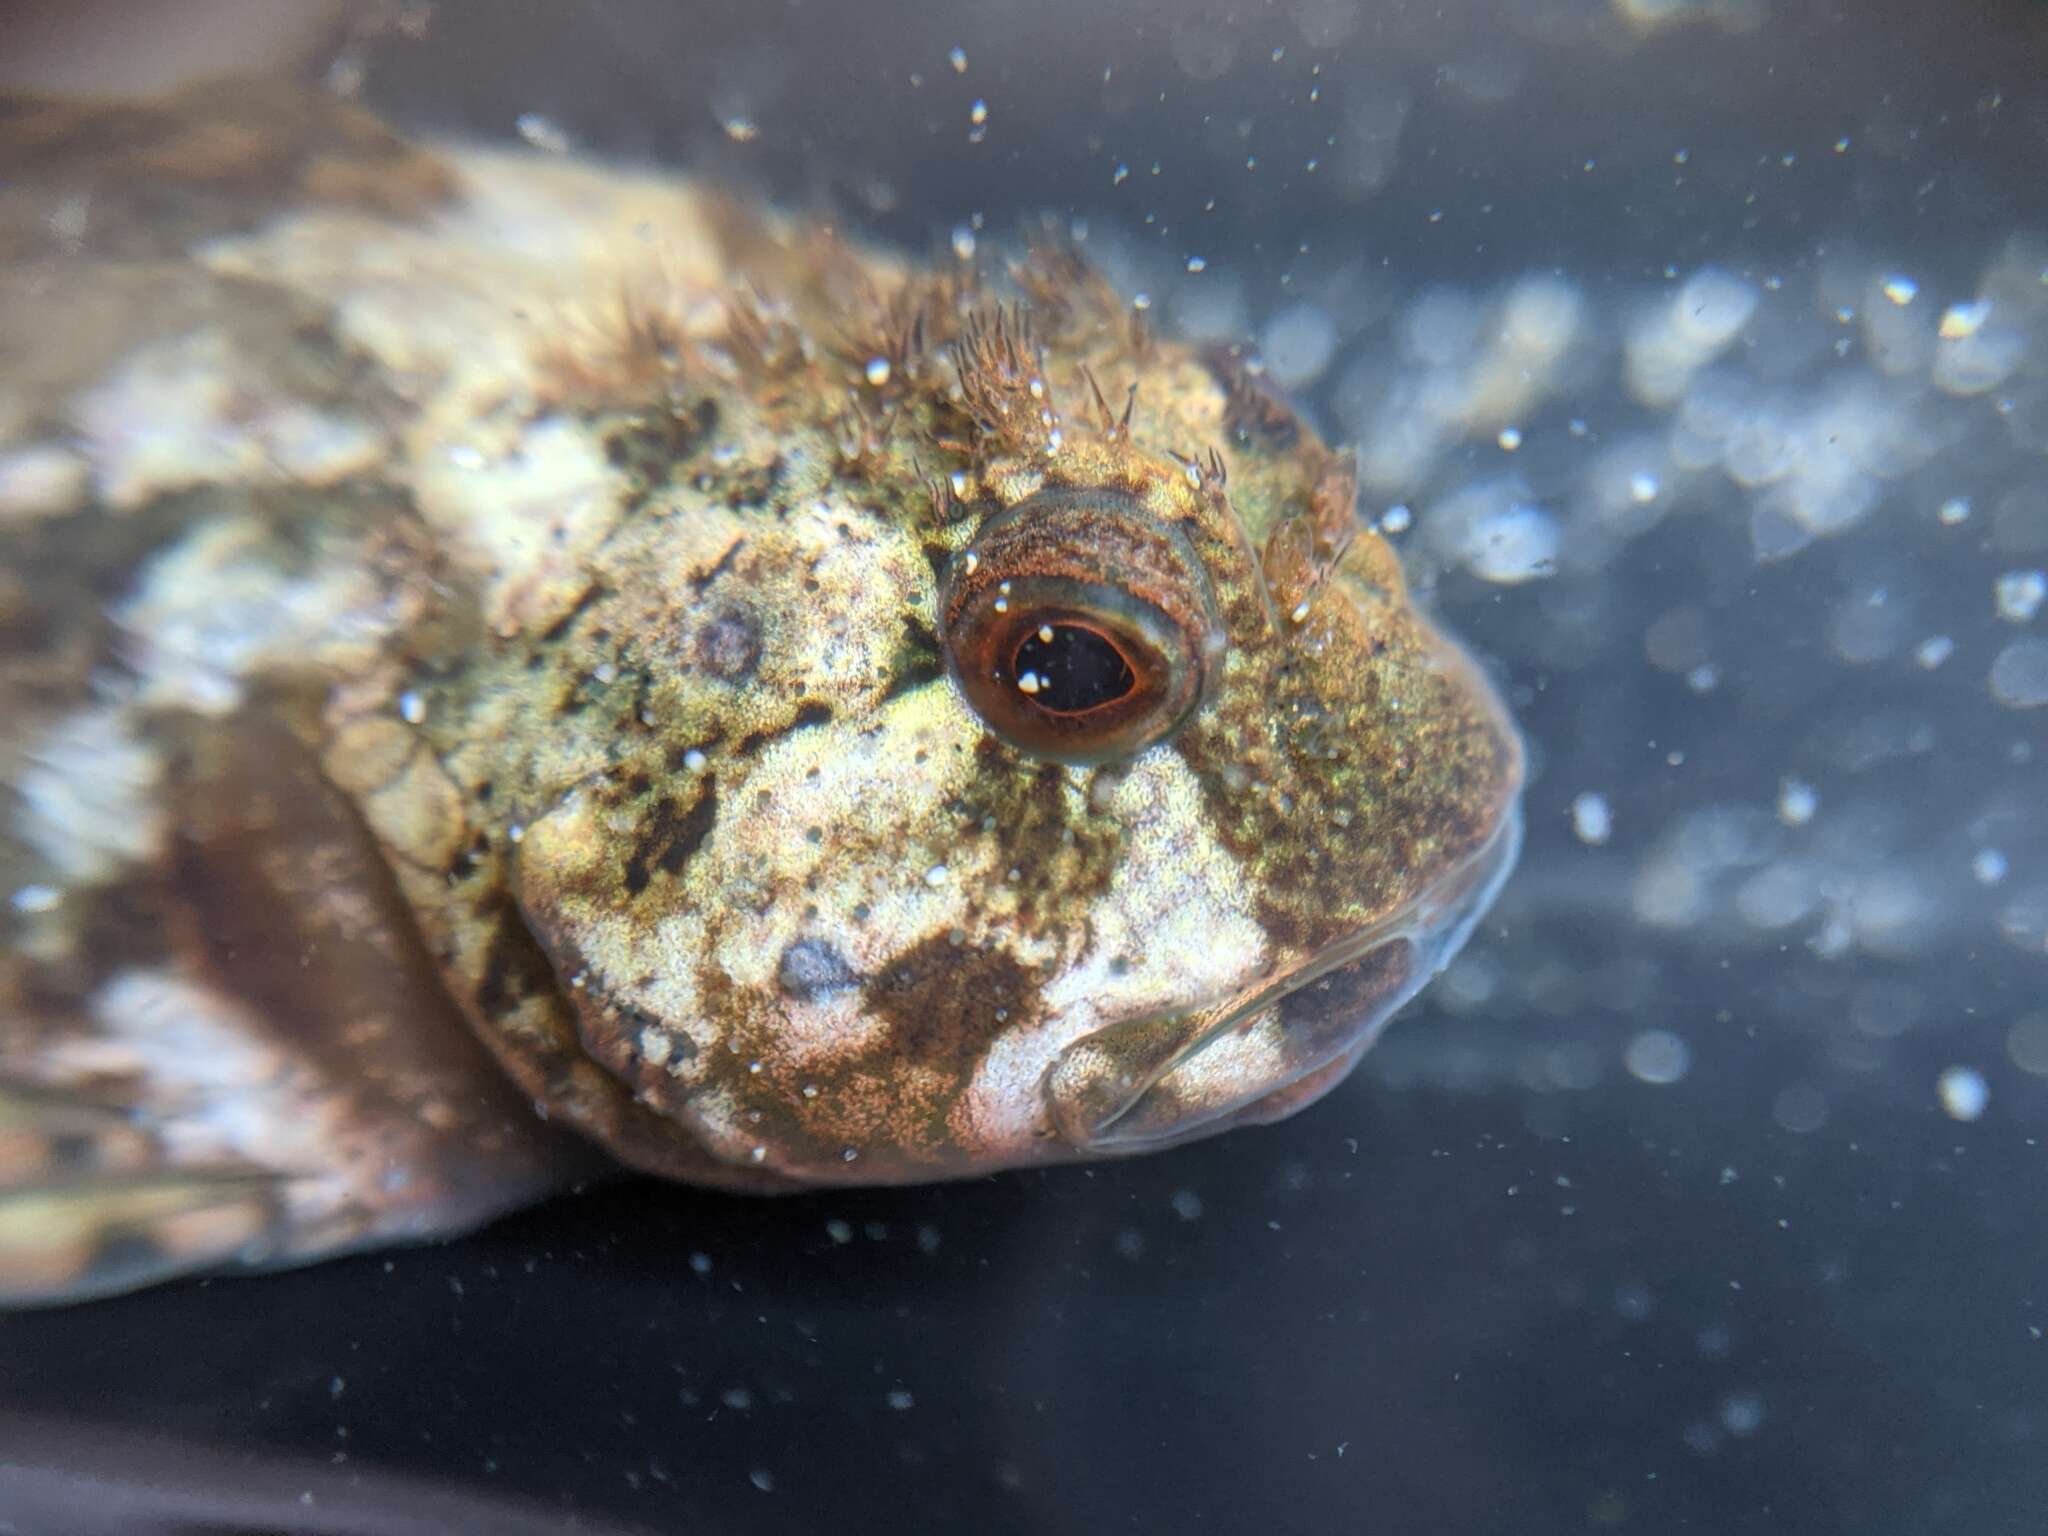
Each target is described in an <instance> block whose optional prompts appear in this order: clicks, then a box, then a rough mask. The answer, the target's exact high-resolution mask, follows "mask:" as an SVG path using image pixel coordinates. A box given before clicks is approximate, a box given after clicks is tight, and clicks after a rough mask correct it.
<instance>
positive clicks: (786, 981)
mask: <svg viewBox="0 0 2048 1536" xmlns="http://www.w3.org/2000/svg"><path fill="white" fill-rule="evenodd" d="M775 979H776V981H777V982H778V983H780V985H781V987H782V990H783V991H784V992H786V993H788V994H789V995H790V996H791V997H793V998H796V999H797V1000H798V1001H799V1002H806V1003H815V1002H821V1001H823V1000H824V999H826V998H829V997H837V996H838V995H839V994H840V993H842V992H851V991H853V990H854V989H855V988H856V987H858V986H859V985H860V977H859V976H858V975H856V974H855V973H854V969H853V967H852V966H850V965H848V964H847V963H846V957H845V956H844V955H842V954H840V953H839V951H838V950H837V949H835V948H833V947H832V946H831V945H830V944H828V943H826V942H825V940H823V939H798V940H797V941H796V942H795V943H794V944H792V945H790V946H789V948H787V949H785V950H784V951H783V952H782V964H781V965H780V966H779V967H777V968H776V972H775Z"/></svg>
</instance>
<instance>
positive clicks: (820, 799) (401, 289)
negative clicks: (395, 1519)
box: [0, 90, 1522, 1300]
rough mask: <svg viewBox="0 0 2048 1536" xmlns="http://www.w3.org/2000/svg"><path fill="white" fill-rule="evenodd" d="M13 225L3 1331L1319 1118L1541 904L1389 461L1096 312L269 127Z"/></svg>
mask: <svg viewBox="0 0 2048 1536" xmlns="http://www.w3.org/2000/svg"><path fill="white" fill-rule="evenodd" d="M0 169H4V170H5V171H6V173H7V178H8V179H7V190H6V192H5V193H4V194H0V259H4V261H5V264H6V270H7V272H8V277H7V279H6V281H5V284H4V289H0V551H4V556H0V900H4V902H5V905H4V908H0V1293H4V1294H5V1295H7V1296H9V1297H11V1298H13V1299H17V1300H35V1299H69V1298H73V1297H77V1296H81V1295H86V1294H92V1293H95V1292H99V1291H104V1290H109V1289H119V1288H123V1287H126V1286H130V1285H133V1284H137V1283H142V1282H144V1281H147V1280H150V1279H154V1278H157V1277H160V1276H162V1275H165V1274H169V1273H174V1272H177V1271H180V1270H184V1269H190V1268H195V1267H203V1266H210V1265H217V1264H222V1263H229V1262H245V1263H274V1262H289V1261H294V1260H299V1259H306V1258H311V1257H316V1256H318V1255H321V1254H324V1253H329V1252H333V1251H336V1250H339V1249H344V1248H348V1247H354V1246H360V1245H363V1244H368V1243H376V1242H385V1241H394V1240H401V1239H405V1238H412V1237H420V1236H425V1235H430V1234H434V1233H440V1232H447V1231H453V1230H459V1229H461V1228H463V1227H465V1226H468V1225H472V1224H474V1223H475V1222H476V1221H478V1220H481V1219H483V1218H485V1217H487V1216H489V1215H490V1214H493V1213H494V1212H496V1211H498V1210H501V1209H504V1208H506V1207H508V1206H510V1205H513V1204H516V1203H519V1202H520V1201H523V1200H525V1199H529V1198H532V1197H533V1196H534V1195H535V1194H537V1193H539V1192H541V1191H544V1190H546V1189H548V1188H550V1187H553V1186H555V1185H558V1184H560V1183H561V1182H563V1181H565V1180H567V1179H569V1178H573V1177H576V1176H578V1175H579V1174H582V1173H587V1172H589V1171H590V1170H591V1169H593V1168H594V1167H600V1166H603V1165H604V1164H605V1163H606V1162H607V1161H609V1162H611V1163H614V1164H624V1165H626V1166H628V1167H632V1168H636V1169H641V1170H646V1171H650V1172H653V1173H657V1174H661V1175H664V1176H667V1177H672V1178H677V1179H681V1180H686V1181H689V1182H693V1183H700V1184H710V1185H716V1186H720V1187H725V1188H731V1189H735V1190H746V1191H774V1190H786V1189H794V1188H806V1187H817V1186H824V1185H844V1184H873V1183H885V1182H911V1181H921V1180H929V1179H940V1178H953V1177H960V1176H964V1175H971V1174H977V1173H983V1172H987V1171H990V1170H994V1169H1000V1168H1006V1167H1015V1166H1020V1165H1027V1164H1038V1163H1056V1162H1063V1161H1072V1160H1075V1159H1079V1158H1083V1157H1089V1156H1100V1155H1109V1154H1118V1153H1126V1152H1133V1151H1138V1150H1143V1149H1148V1148H1154V1147H1162V1146H1167V1145H1171V1144H1173V1143H1175V1142H1178V1141H1182V1140H1186V1139H1189V1138H1191V1137H1195V1136H1200V1135H1205V1134H1209V1133H1211V1132H1213V1131H1216V1130H1220V1129H1223V1128H1226V1127H1228V1126H1231V1125H1236V1124H1242V1123H1247V1122H1255V1121H1262V1120H1268V1119H1272V1118H1275V1117H1277V1116H1279V1115H1282V1114H1286V1113H1289V1112H1291V1111H1292V1110H1294V1109H1296V1108H1299V1107H1301V1106H1303V1105H1305V1104H1307V1103H1309V1102H1311V1101H1312V1100H1313V1099H1315V1098H1316V1097H1317V1096H1319V1095H1320V1094H1321V1093H1323V1092H1324V1091H1326V1090H1327V1089H1328V1088H1330V1087H1331V1086H1332V1085H1334V1084H1335V1083H1336V1082H1338V1081H1340V1080H1341V1079H1342V1077H1343V1076H1344V1075H1345V1074H1346V1073H1347V1072H1348V1071H1349V1070H1350V1068H1351V1067H1352V1065H1353V1064H1355V1062H1356V1061H1357V1059H1358V1057H1359V1055H1360V1054H1362V1052H1363V1051H1364V1050H1365V1049H1366V1048H1367V1047H1368V1046H1369V1045H1370V1043H1371V1042H1372V1040H1373V1038H1374V1037H1375V1036H1376V1034H1377V1033H1378V1031H1379V1029H1380V1028H1381V1027H1382V1026H1383V1025H1384V1023H1385V1022H1386V1020H1387V1018H1388V1017H1389V1016H1390V1015H1391V1014H1392V1012H1393V1011H1394V1010H1395V1009H1396V1008H1397V1007H1398V1006H1399V1005H1400V1004H1401V1003H1402V1002H1404V1001H1405V1000H1406V999H1407V998H1408V997H1410V996H1412V995H1413V994H1414V992H1415V991H1416V990H1417V989H1419V988H1420V987H1421V986H1422V984H1423V983H1424V982H1426V981H1427V979H1428V978H1429V976H1430V975H1432V974H1433V973H1434V972H1435V971H1436V970H1437V969H1438V968H1440V967H1441V966H1442V965H1443V964H1444V963H1445V961H1446V960H1447V959H1448V958H1449V956H1450V955H1451V954H1452V953H1454V952H1455V950H1456V949H1457V947H1458V946H1459V945H1460V944H1461V943H1462V942H1463V941H1464V939H1465V937H1466V935H1467V934H1468V933H1469V932H1470V930H1471V928H1472V926H1473V925H1474V923H1475V922H1476V921H1477V919H1478V918H1479V916H1480V914H1481V913H1482V912H1483V911H1484V909H1485V907H1486V905H1487V904H1488V902H1489V901H1490V900H1491V899H1492V896H1493V894H1494V893H1495V891H1497V889H1498V888H1499V885H1500V883H1501V881H1502V880H1503V879H1504V878H1505V875H1506V873H1507V871H1508V869H1509V867H1510V866H1511V865H1512V863H1513V860H1514V856H1515V852H1516V847H1517V840H1518V835H1519V823H1518V819H1517V817H1518V812H1517V796H1518V792H1519V787H1520V780H1521V772H1522V759H1521V751H1520V746H1519V743H1518V740H1517V737H1516V734H1515V731H1514V728H1513V726H1512V724H1511V722H1510V720H1509V718H1508V716H1507V714H1506V712H1505V710H1504V708H1503V707H1502V705H1501V703H1500V701H1499V699H1498V698H1497V696H1496V695H1495V693H1494V690H1493V689H1492V687H1491V686H1490V685H1489V683H1488V682H1487V681H1486V679H1485V678H1484V677H1483V676H1482V675H1481V673H1480V672H1479V671H1478V670H1477V668H1476V667H1475V666H1474V665H1473V664H1472V663H1471V662H1470V660H1469V659H1468V658H1466V657H1465V655H1464V654H1463V653H1462V652H1461V651H1460V650H1459V649H1458V648H1457V647H1456V646H1455V645H1454V644H1453V643H1452V642H1451V641H1450V640H1448V639H1447V638H1445V637H1444V636H1443V635H1442V634H1441V633H1439V632H1438V631H1437V630H1436V629H1435V628H1434V627H1433V626H1432V625H1431V623H1430V622H1429V621H1428V620H1427V619H1426V617H1425V616H1423V615H1422V614H1421V613H1420V612H1419V611H1418V610H1417V608H1416V607H1415V606H1414V604H1413V603H1412V602H1411V600H1410V598H1409V596H1408V593H1407V590H1406V587H1405V584H1404V581H1403V578H1402V573H1401V568H1400V564H1399V561H1398V558H1397V556H1396V554H1395V552H1394V551H1393V550H1392V549H1391V547H1390V546H1389V545H1388V544H1387V542H1386V541H1385V540H1384V539H1383V538H1382V537H1381V536H1380V534H1379V533H1378V532H1376V531H1374V530H1372V529H1371V528H1368V527H1366V526H1363V525H1362V524H1361V522H1360V521H1359V519H1358V516H1357V513H1356V510H1355V506H1354V502H1355V493H1354V483H1355V482H1354V477H1353V473H1352V469H1351V461H1350V459H1349V457H1348V456H1347V455H1345V454H1342V453H1337V452H1333V451H1331V450H1330V449H1328V448H1327V447H1325V446H1324V445H1323V444H1322V443H1321V442H1320V441H1319V440H1318V439H1317V438H1316V436H1315V434H1314V433H1313V432H1312V431H1311V430H1310V429H1309V427H1308V426H1307V425H1305V424H1304V423H1302V422H1300V421H1299V420H1297V419H1296V418H1295V417H1294V415H1293V414H1292V413H1291V412H1289V411H1288V410H1287V408H1286V407H1285V406H1284V404H1282V403H1280V402H1279V401H1277V400H1276V399H1275V398H1273V397H1272V396H1271V395H1269V394H1268V393H1267V392H1266V391H1265V390H1264V388H1263V387H1262V385H1261V383H1260V381H1259V380H1258V379H1257V378H1256V377H1255V375H1254V374H1253V372H1252V371H1251V370H1250V368H1249V367H1248V366H1247V365H1246V364H1245V363H1244V362H1243V360H1242V359H1239V358H1236V357H1234V356H1231V355H1229V354H1216V353H1212V354H1206V355H1205V354H1201V353H1198V352H1197V351H1195V350H1192V349H1190V348H1187V347H1184V346H1180V345H1178V344H1175V343H1172V342H1170V341H1167V340H1163V339H1160V338H1158V337H1155V336H1153V335H1151V334H1149V333H1148V332H1147V331H1146V329H1145V328H1144V326H1143V325H1142V323H1141V317H1140V316H1138V315H1137V314H1136V313H1134V311H1133V310H1132V309H1131V308H1130V307H1129V306H1127V305H1126V304H1124V303H1123V302H1122V301H1121V300H1120V299H1119V298H1118V296H1117V295H1116V294H1115V293H1114V292H1113V291H1112V290H1111V289H1110V288H1109V286H1108V285H1107V284H1106V283H1105V282H1104V281H1103V280H1102V279H1101V278H1100V277H1099V276H1098V275H1096V274H1095V273H1094V272H1093V271H1092V270H1091V269H1090V268H1089V267H1088V266H1087V265H1086V263H1085V261H1083V260H1082V258H1081V256H1080V254H1079V252H1078V250H1077V249H1076V248H1075V247H1073V246H1072V245H1070V244H1069V243H1067V242H1065V241H1061V240H1056V239H1051V238H1047V239H1045V240H1043V241H1040V242H1038V243H1037V244H1036V245H1034V246H1033V248H1031V249H1030V250H1028V251H1027V252H1026V253H1025V254H1023V255H1022V256H1021V257H1020V258H1019V260H1018V262H1017V263H1016V265H1015V266H1014V267H1013V268H1012V269H1010V270H1009V271H1008V272H1006V273H1002V274H997V273H994V272H989V271H983V270H980V269H978V268H976V267H973V266H971V265H969V264H967V263H965V262H959V261H952V260H949V261H946V262H942V263H939V264H934V265H918V264H914V263H909V262H906V261H904V260H902V259H900V258H898V257H895V256H893V255H890V254H889V253H886V252H881V251H876V250H871V249H868V248H865V247H863V246H860V245H858V244H856V243H855V242H853V241H851V240H850V239H848V238H847V237H845V236H844V235H842V234H841V233H839V232H837V231H836V230H834V229H833V228H831V227H829V226H828V225H825V224H822V223H818V222H815V221H812V222H805V221H801V220H789V219H783V218H780V217H778V216H775V215H772V214H769V213H767V212H765V211H763V210H760V209H758V208H753V207H750V206H748V205H747V204H745V203H744V202H742V201H740V200H737V199H734V198H732V197H729V196H726V195H723V194H720V193H718V192H715V191H713V190H710V189H708V188H706V187H704V186H702V185H701V184H697V183H694V182H691V181H689V180H685V179H681V178H677V177H673V176H664V175H654V174H641V173H632V172H627V171H623V170H619V169H616V168H607V167H603V166H596V165H589V164H583V163H579V162H577V161H574V160H572V159H569V158H566V157H562V156H547V155H539V154H527V153H512V152H507V151H502V150H493V149H477V148H460V147H452V146H433V147H422V146H419V145H415V144H411V143H408V142H406V141H404V140H402V139H400V138H398V137H397V136H395V135H393V134H392V133H390V132H389V131H388V130H386V129H385V128H383V127H382V126H381V125H380V124H377V123H376V122H374V121H373V120H371V119H369V118H367V117H365V116H364V115H362V114H360V113H358V112H356V111H355V110H353V109H351V108H348V107H346V106H343V105H341V104H339V103H335V102H331V101H326V100H324V99H313V100H310V101H309V100H307V99H304V98H301V97H297V96H292V95H289V94H288V93H279V92H276V91H248V92H236V91H224V90H214V91H209V92H207V93H204V94H201V95H194V96H188V97H185V98H181V99H179V100H176V101H172V102H168V103H160V104H157V105H154V106H148V107H133V108H111V107H78V106H72V105H66V104H58V103H49V102H20V103H14V104H11V105H9V106H7V107H6V108H5V110H4V111H0Z"/></svg>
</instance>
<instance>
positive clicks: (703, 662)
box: [695, 608, 761, 683]
mask: <svg viewBox="0 0 2048 1536" xmlns="http://www.w3.org/2000/svg"><path fill="white" fill-rule="evenodd" d="M695 649H696V657H697V665H698V666H700V667H702V668H703V669H704V670H705V671H706V672H708V673H710V674H711V675H712V676H713V677H715V678H717V679H718V680H719V681H720V682H725V683H743V682H745V681H746V680H747V679H748V678H750V677H752V676H753V675H754V669H755V668H756V667H758V666H759V665H760V664H761V631H760V626H759V625H757V624H756V623H755V622H754V620H753V619H752V618H751V617H750V616H749V615H747V614H746V613H743V612H742V611H741V610H739V609H737V608H727V609H725V610H723V611H722V612H720V613H719V614H718V615H717V616H716V617H714V618H713V619H712V620H711V622H710V623H708V624H706V625H705V626H704V627H703V628H702V629H700V630H698V631H697V642H696V647H695Z"/></svg>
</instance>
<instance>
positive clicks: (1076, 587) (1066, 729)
mask: <svg viewBox="0 0 2048 1536" xmlns="http://www.w3.org/2000/svg"><path fill="white" fill-rule="evenodd" d="M939 623H940V632H941V636H942V639H943V641H944V645H945V652H946V664H947V667H948V669H949V670H950V671H951V673H952V675H953V679H954V681H955V683H956V684H957V685H958V686H959V688H960V691H961V692H962V693H963V694H964V695H966V697H967V700H968V702H969V703H970V704H972V705H973V706H974V709H975V712H976V713H977V714H979V715H980V716H981V718H982V720H983V721H984V722H985V723H986V724H987V725H988V727H989V729H990V730H992V731H994V732H995V733H996V734H997V735H998V736H1000V737H1002V739H1003V740H1005V741H1007V742H1009V743H1010V745H1012V746H1013V747H1016V748H1017V749H1018V750H1019V751H1022V752H1026V753H1029V754H1030V755H1032V756H1034V757H1043V758H1050V759H1052V760H1053V761H1055V762H1063V763H1080V764H1085V763H1101V762H1105V761H1109V760H1111V759H1114V758H1122V757H1130V756H1134V755H1135V754H1137V753H1139V752H1142V751H1144V749H1145V748H1147V747H1149V746H1151V745H1152V744H1153V743H1154V742H1156V741H1159V740H1161V739H1162V738H1164V737H1165V736H1167V735H1169V734H1170V733H1171V732H1172V731H1173V730H1174V729H1175V728H1176V727H1178V726H1179V725H1181V724H1182V723H1183V722H1184V721H1186V720H1187V718H1188V717H1189V716H1190V715H1191V714H1192V713H1193V712H1194V711H1195V709H1196V708H1197V707H1198V706H1199V705H1200V703H1201V701H1202V699H1203V697H1204V695H1205V694H1206V693H1207V691H1208V688H1209V685H1210V683H1211V682H1212V681H1213V679H1214V676H1215V674H1216V672H1217V671H1218V670H1219V668H1220V665H1221V661H1222V630H1221V628H1220V626H1219V625H1218V623H1217V620H1216V612H1215V601H1214V599H1213V597H1212V595H1211V593H1210V590H1209V582H1208V578H1207V576H1206V575H1205V573H1204V572H1203V570H1202V567H1201V564H1200V562H1199V561H1198V560H1196V558H1195V556H1194V553H1193V551H1192V550H1191V549H1190V548H1189V547H1188V543H1187V540H1186V538H1185V537H1184V536H1183V535H1182V534H1181V533H1180V532H1179V530H1177V529H1175V528H1173V527H1171V526H1169V525H1167V524H1165V523H1162V522H1160V521H1159V520H1158V519H1156V518H1153V517H1151V516H1149V515H1148V514H1147V513H1146V512H1145V511H1144V510H1143V509H1142V508H1140V507H1139V506H1138V504H1137V503H1136V502H1134V501H1133V500H1131V499H1130V498H1129V497H1128V496H1125V495H1123V494H1121V493H1119V492H1116V491H1110V490H1102V489H1074V488H1066V487H1061V488H1057V489H1052V490H1045V491H1041V492H1039V493H1038V494H1037V495H1035V496H1031V497H1027V498H1026V499H1025V500H1023V501H1021V502H1019V503H1018V504H1017V505H1016V506H1014V507H1011V508H1009V509H1008V510H1007V511H1005V512H1001V513H998V514H997V515H996V516H994V517H992V518H990V519H989V521H988V522H987V523H986V524H985V525H983V527H982V528H981V530H980V531H979V532H978V533H977V534H976V535H975V537H974V540H973V542H972V543H971V544H969V545H968V546H967V548H965V549H964V550H962V551H961V552H960V553H959V554H958V555H956V556H955V557H954V559H953V562H952V565H951V567H950V569H949V570H948V573H947V580H946V584H945V590H944V591H943V592H942V593H941V595H940V599H939Z"/></svg>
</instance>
